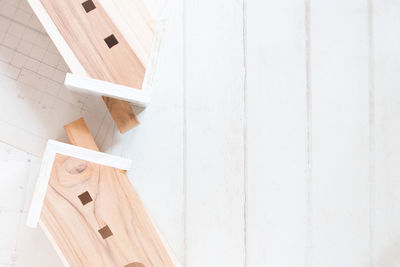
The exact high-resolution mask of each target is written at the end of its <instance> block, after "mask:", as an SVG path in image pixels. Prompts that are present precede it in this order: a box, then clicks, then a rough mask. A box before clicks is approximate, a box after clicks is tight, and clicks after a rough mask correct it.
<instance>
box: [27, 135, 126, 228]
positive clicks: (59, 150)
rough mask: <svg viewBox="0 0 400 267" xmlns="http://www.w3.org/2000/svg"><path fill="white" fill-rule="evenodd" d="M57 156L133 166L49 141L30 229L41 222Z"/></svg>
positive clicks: (104, 155)
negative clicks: (41, 214)
mask: <svg viewBox="0 0 400 267" xmlns="http://www.w3.org/2000/svg"><path fill="white" fill-rule="evenodd" d="M56 154H61V155H65V156H70V157H74V158H78V159H82V160H86V161H90V162H94V163H96V164H101V165H105V166H110V167H113V168H118V169H121V170H128V169H129V168H130V166H131V163H132V161H131V160H128V159H124V158H121V157H116V156H113V155H109V154H106V153H102V152H98V151H94V150H90V149H86V148H82V147H78V146H73V145H70V144H65V143H61V142H57V141H54V140H49V141H48V142H47V146H46V150H45V152H44V156H43V159H42V165H41V167H40V172H39V177H38V180H37V183H36V187H35V191H34V193H33V197H32V202H31V207H30V210H29V215H28V219H27V225H28V226H29V227H36V225H37V223H38V222H39V218H40V213H41V210H42V206H43V202H44V198H45V196H46V189H47V186H48V182H49V179H50V173H51V170H52V167H53V162H54V158H55V156H56Z"/></svg>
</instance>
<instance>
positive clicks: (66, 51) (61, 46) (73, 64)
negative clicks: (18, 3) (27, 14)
mask: <svg viewBox="0 0 400 267" xmlns="http://www.w3.org/2000/svg"><path fill="white" fill-rule="evenodd" d="M28 3H29V5H30V6H31V8H32V10H33V11H34V13H35V14H36V16H37V17H38V19H39V21H40V22H41V23H42V25H43V27H44V28H45V30H46V31H47V33H48V34H49V37H50V38H51V40H52V41H53V43H54V45H55V46H56V47H57V49H58V51H59V52H60V54H61V56H62V57H63V58H64V60H65V63H67V65H68V67H69V68H70V70H71V71H72V72H73V73H75V74H80V75H87V72H86V70H85V69H84V68H83V66H82V65H81V63H80V62H79V60H78V59H77V57H76V56H75V54H74V52H73V51H72V49H71V48H70V47H69V45H68V44H67V42H66V41H65V39H64V38H63V37H62V35H61V33H60V32H59V31H58V29H57V26H56V25H55V24H54V22H53V20H52V19H51V18H50V16H49V14H48V13H47V11H46V9H45V8H44V6H43V5H42V3H41V2H40V0H28Z"/></svg>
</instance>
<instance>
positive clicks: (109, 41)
mask: <svg viewBox="0 0 400 267" xmlns="http://www.w3.org/2000/svg"><path fill="white" fill-rule="evenodd" d="M104 41H105V42H106V44H107V45H108V48H111V47H113V46H114V45H117V44H118V40H117V38H115V36H114V34H111V35H110V36H108V37H107V38H106V39H104Z"/></svg>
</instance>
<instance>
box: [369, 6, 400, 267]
mask: <svg viewBox="0 0 400 267" xmlns="http://www.w3.org/2000/svg"><path fill="white" fill-rule="evenodd" d="M373 9H374V12H373V16H372V18H373V24H372V26H373V28H372V29H371V30H372V33H373V43H372V48H373V51H374V57H373V58H374V60H373V63H374V68H373V69H374V76H373V77H374V79H373V80H372V81H373V82H374V83H373V84H374V87H375V88H374V93H375V157H376V165H375V174H374V180H373V185H374V190H373V192H372V209H371V211H372V223H371V227H372V229H371V232H372V262H373V265H372V266H374V267H375V266H376V267H378V266H399V265H400V253H399V251H400V227H399V226H400V165H399V159H400V141H399V140H400V139H399V137H400V104H399V103H400V90H399V86H400V49H399V47H400V30H399V29H400V2H399V1H373Z"/></svg>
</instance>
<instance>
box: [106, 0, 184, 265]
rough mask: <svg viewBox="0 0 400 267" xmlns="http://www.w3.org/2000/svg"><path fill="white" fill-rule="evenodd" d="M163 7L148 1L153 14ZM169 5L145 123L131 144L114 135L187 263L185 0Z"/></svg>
mask: <svg viewBox="0 0 400 267" xmlns="http://www.w3.org/2000/svg"><path fill="white" fill-rule="evenodd" d="M151 2H152V3H151ZM162 2H163V1H149V3H150V4H153V9H154V8H155V6H156V7H159V6H160V5H161V6H162V5H163V4H162ZM167 2H168V3H167V4H166V5H165V6H166V10H164V11H163V13H162V14H161V15H160V16H161V17H164V18H165V17H167V18H168V24H167V30H166V36H165V39H164V44H163V47H162V50H161V56H160V59H159V66H158V70H157V74H156V77H155V80H154V86H153V89H152V92H151V97H152V99H151V101H152V102H151V104H150V105H149V107H147V108H146V109H145V110H143V111H142V112H141V113H138V117H139V118H140V120H141V121H142V124H141V125H140V127H137V128H135V129H134V130H132V131H130V132H128V133H127V136H126V137H128V139H124V137H121V136H120V135H114V136H113V138H112V139H113V140H112V141H113V142H112V143H113V148H112V149H116V150H118V146H121V147H120V149H121V151H122V152H121V155H122V156H123V157H126V158H129V159H132V161H133V166H132V169H131V171H130V172H128V176H129V177H131V180H132V183H133V185H134V187H135V188H136V190H137V191H138V193H139V195H140V197H141V199H142V201H143V203H144V205H145V206H146V208H147V209H148V211H149V213H150V215H151V216H152V218H153V220H154V221H155V224H156V225H157V226H158V229H159V230H160V232H161V233H162V236H163V237H164V238H165V240H166V242H167V243H168V244H169V245H170V246H171V248H172V250H173V252H174V253H175V255H176V256H177V258H178V260H179V261H180V262H181V263H183V259H184V245H183V244H184V241H183V229H184V216H183V214H184V211H183V206H184V202H183V201H184V200H183V199H184V198H183V130H182V127H183V126H182V125H183V101H182V99H183V98H182V95H183V52H182V51H183V48H182V47H183V31H182V28H183V27H182V8H183V0H170V1H167ZM146 3H147V2H146ZM153 9H152V8H150V10H153ZM118 138H122V139H121V140H119V141H121V142H122V144H116V143H115V142H117V141H118V140H117V139H118Z"/></svg>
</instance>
